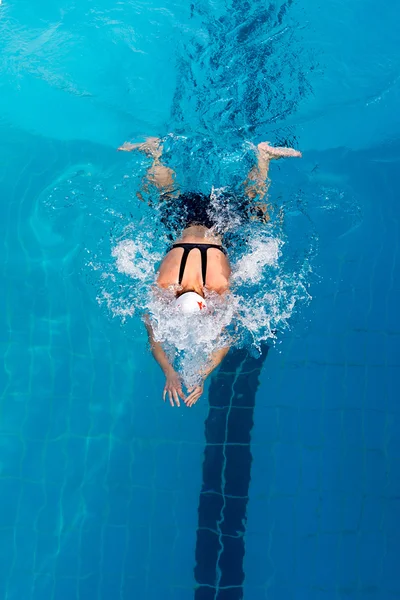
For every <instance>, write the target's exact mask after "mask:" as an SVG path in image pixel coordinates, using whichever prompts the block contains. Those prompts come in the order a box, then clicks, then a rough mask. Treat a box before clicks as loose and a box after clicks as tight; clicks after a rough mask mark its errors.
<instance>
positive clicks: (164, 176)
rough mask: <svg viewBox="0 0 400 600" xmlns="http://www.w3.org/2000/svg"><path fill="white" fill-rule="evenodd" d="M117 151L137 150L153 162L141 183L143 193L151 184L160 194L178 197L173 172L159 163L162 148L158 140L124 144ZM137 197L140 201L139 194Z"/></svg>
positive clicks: (152, 138) (149, 138)
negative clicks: (149, 157)
mask: <svg viewBox="0 0 400 600" xmlns="http://www.w3.org/2000/svg"><path fill="white" fill-rule="evenodd" d="M118 150H121V151H124V152H131V151H132V150H138V151H139V152H144V153H145V154H147V155H148V156H151V157H152V158H153V162H152V164H151V166H150V167H149V169H148V170H147V173H146V175H145V176H144V179H143V182H142V189H143V191H144V192H146V193H147V192H148V191H149V185H150V184H151V185H154V186H155V187H156V188H157V189H158V191H159V192H160V194H168V195H169V196H171V197H173V196H176V195H178V190H177V185H176V184H175V172H174V171H173V170H172V169H170V168H169V167H166V166H165V165H163V164H162V162H161V157H162V151H163V146H162V143H161V140H160V138H157V137H148V138H146V141H144V142H143V143H138V144H131V143H130V142H125V143H124V144H123V145H122V146H120V147H119V148H118ZM138 196H139V198H140V199H143V198H142V195H141V193H140V192H139V193H138Z"/></svg>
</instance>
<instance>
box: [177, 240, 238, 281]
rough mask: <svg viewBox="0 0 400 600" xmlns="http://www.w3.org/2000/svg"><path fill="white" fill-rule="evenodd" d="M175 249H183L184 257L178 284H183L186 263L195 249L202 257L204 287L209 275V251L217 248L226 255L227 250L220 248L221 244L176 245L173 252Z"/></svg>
mask: <svg viewBox="0 0 400 600" xmlns="http://www.w3.org/2000/svg"><path fill="white" fill-rule="evenodd" d="M173 248H183V255H182V259H181V265H180V267H179V279H178V283H179V285H181V284H182V279H183V275H184V272H185V268H186V262H187V259H188V256H189V253H190V252H191V250H194V249H195V248H196V249H197V250H200V255H201V275H202V278H203V285H206V275H207V250H208V249H209V248H217V249H218V250H221V252H223V254H226V252H225V249H224V248H223V247H222V246H220V245H219V244H184V243H182V244H174V245H173V246H172V247H171V250H172V249H173Z"/></svg>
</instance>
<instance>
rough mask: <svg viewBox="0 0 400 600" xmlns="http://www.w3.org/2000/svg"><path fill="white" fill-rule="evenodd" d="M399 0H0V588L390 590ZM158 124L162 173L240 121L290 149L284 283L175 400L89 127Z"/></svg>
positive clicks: (239, 133) (330, 594)
mask: <svg viewBox="0 0 400 600" xmlns="http://www.w3.org/2000/svg"><path fill="white" fill-rule="evenodd" d="M399 16H400V15H399V8H398V6H397V5H396V4H395V3H394V2H389V3H386V4H385V5H384V6H381V5H378V4H376V3H373V2H372V1H370V0H367V1H365V0H364V1H363V2H361V1H359V0H357V1H354V2H352V3H351V5H349V4H348V3H344V2H340V1H338V2H333V1H329V2H326V3H324V4H323V5H321V4H320V3H317V2H312V1H311V0H307V2H305V3H302V4H301V3H296V2H293V3H292V2H290V1H288V2H277V3H274V4H269V5H264V4H261V3H259V2H254V3H252V4H248V3H246V2H236V1H233V2H226V3H222V2H218V3H213V4H208V3H203V2H201V3H199V4H196V5H194V4H193V5H190V4H189V3H188V4H183V5H178V4H174V3H172V2H168V3H163V4H155V3H151V4H140V3H127V2H120V3H118V4H116V5H115V6H108V5H106V4H104V3H102V2H101V1H100V2H98V3H96V5H94V4H93V3H92V2H90V1H83V2H81V3H80V4H79V6H78V5H77V4H76V3H73V2H70V3H65V4H63V5H60V4H59V5H58V6H55V5H54V3H49V2H45V1H44V0H43V1H41V2H39V4H38V5H37V4H35V5H32V4H28V3H27V2H20V3H17V4H14V5H13V4H11V3H10V2H9V1H8V0H3V1H2V3H1V5H0V68H1V78H0V115H1V116H0V193H1V204H0V231H1V239H2V242H3V243H2V255H1V257H2V260H1V269H2V270H1V281H2V286H1V289H2V294H1V295H0V305H1V310H0V331H1V352H2V359H3V360H2V363H1V365H2V367H1V370H0V384H1V388H0V390H1V396H0V433H1V438H0V439H1V448H2V452H1V458H0V491H1V495H0V508H1V510H0V531H1V535H0V597H1V598H5V599H7V600H14V599H16V600H19V599H20V598H28V597H29V598H34V599H40V600H47V599H49V600H50V599H52V600H53V599H55V600H64V599H65V600H66V599H68V600H75V599H81V600H82V599H85V600H86V598H88V599H89V598H90V599H92V598H99V599H104V600H109V599H114V598H120V599H124V600H125V599H127V598H131V597H134V598H143V599H146V600H151V599H153V598H163V599H164V598H166V599H171V600H175V599H182V600H183V599H186V598H192V597H195V598H196V599H197V600H203V599H207V600H208V599H211V598H212V599H218V600H226V599H229V600H231V599H237V598H242V597H243V598H245V600H259V599H262V598H268V599H272V600H281V599H282V600H283V599H284V600H290V599H294V600H303V599H304V600H322V599H324V600H330V599H335V600H338V599H340V600H341V599H344V598H354V599H359V600H361V599H362V600H364V599H365V598H376V599H378V600H389V599H391V598H397V597H399V595H400V582H399V577H398V575H397V574H396V573H397V571H398V569H397V568H396V564H397V562H398V561H397V557H398V555H399V550H400V548H399V539H400V532H399V522H400V520H399V484H398V477H397V471H398V462H399V456H400V426H399V410H398V407H397V398H398V394H397V393H396V391H395V390H396V384H395V382H396V379H397V376H398V369H399V359H398V336H399V329H400V327H399V316H398V313H397V312H396V308H395V307H396V305H397V301H396V292H397V291H398V290H399V287H400V281H399V268H398V239H399V207H398V206H399V205H398V195H399V185H398V177H397V172H398V168H399V162H400V142H399V131H400V116H399V112H398V110H397V107H398V105H399V96H400V85H399V79H398V72H399V62H400V58H399V54H398V41H397V29H398V28H397V23H398V21H399ZM168 133H173V134H174V135H173V137H169V138H168V139H167V143H166V159H167V160H168V161H169V164H171V165H172V166H173V167H174V168H175V169H176V171H177V174H178V176H179V177H180V179H181V180H182V181H184V182H185V185H186V186H187V187H188V188H190V187H192V188H193V187H196V188H198V189H202V190H203V189H204V190H208V189H209V188H210V187H211V185H216V186H225V185H227V184H228V183H230V182H232V181H239V180H240V179H241V178H242V176H243V174H245V171H246V169H247V168H248V167H249V165H250V164H251V161H252V154H251V150H249V147H248V142H249V141H252V142H258V141H261V140H264V139H267V140H270V141H271V142H272V143H288V144H292V145H295V146H296V147H299V148H300V149H301V150H302V151H303V153H304V158H303V159H302V161H298V162H289V161H286V162H280V163H278V164H276V165H273V166H272V167H271V177H272V180H273V183H272V186H271V202H272V203H273V204H274V205H276V206H278V207H279V206H283V207H284V213H285V219H284V225H283V229H282V231H281V232H280V233H279V236H278V237H277V238H274V239H278V241H279V244H281V256H280V258H279V261H278V266H277V265H275V264H274V265H272V266H273V269H275V271H274V272H275V273H277V275H279V276H280V277H281V278H282V280H283V281H284V282H285V284H286V287H285V286H284V288H283V289H284V291H285V293H286V295H285V294H280V292H279V290H278V289H277V288H276V287H275V288H272V289H273V294H274V299H275V300H276V302H275V304H274V307H276V308H277V312H276V313H275V316H274V319H275V320H273V322H272V323H271V322H270V321H267V322H266V323H265V324H264V328H263V329H262V328H260V329H258V328H257V327H258V325H257V327H256V328H255V334H254V336H255V339H254V340H253V341H252V340H251V339H249V338H246V337H245V334H244V333H243V338H242V342H243V343H241V344H240V345H239V347H238V348H236V349H235V350H233V351H232V353H231V354H230V355H229V356H228V357H227V359H226V362H225V363H224V365H223V366H222V368H221V370H220V371H219V373H218V374H216V375H215V376H214V377H213V378H212V380H211V382H210V385H209V388H208V390H207V393H206V394H205V396H204V397H203V398H202V400H201V402H199V403H198V405H196V407H195V408H194V409H192V410H184V409H182V410H175V409H174V410H172V409H171V408H170V407H169V406H165V405H164V404H163V403H162V401H161V390H162V385H163V379H162V376H161V372H160V371H159V370H158V368H157V366H156V365H155V364H154V363H153V361H152V358H151V357H150V355H149V352H148V348H147V341H146V337H145V332H144V331H143V326H142V324H141V322H140V307H139V310H137V308H138V307H137V303H136V298H137V294H139V298H145V293H146V285H147V280H148V278H149V277H150V275H151V273H144V274H143V273H140V274H139V275H137V274H135V273H130V274H129V273H128V274H127V273H126V272H121V271H119V270H118V268H117V263H116V256H118V252H119V250H120V248H121V246H120V244H121V242H123V241H126V240H129V239H135V240H139V242H140V244H141V246H140V247H141V249H142V250H143V252H145V251H146V250H147V251H148V252H150V258H151V259H152V260H153V261H154V262H156V260H157V256H158V255H161V254H162V252H163V251H164V250H165V247H166V243H167V240H166V237H165V236H166V232H165V231H164V230H162V229H161V228H160V224H159V222H158V221H157V214H156V212H154V211H153V210H152V208H151V207H149V206H147V205H146V204H140V203H139V202H138V201H137V199H136V196H135V193H136V191H137V189H138V186H139V185H140V180H141V177H142V176H143V174H144V172H145V169H146V166H147V164H148V163H146V160H145V159H143V158H142V157H141V156H134V155H125V154H118V153H117V152H116V151H115V148H116V147H117V146H118V145H119V144H121V143H122V142H123V141H124V140H125V139H130V138H132V139H138V138H140V137H142V136H144V135H146V134H151V135H163V136H164V135H167V134H168ZM273 233H274V232H273V231H271V236H272V234H273ZM257 235H261V233H260V232H259V233H258V234H257ZM276 235H277V234H276ZM151 236H152V237H151ZM257 239H259V238H257ZM261 241H262V240H261ZM146 244H148V245H147V246H146ZM149 247H150V250H149ZM235 252H237V255H236V254H235V253H234V260H237V261H239V260H240V259H241V258H242V255H241V254H240V249H239V250H236V251H235ZM116 253H117V255H116ZM139 258H140V257H139ZM267 258H268V257H267ZM129 264H130V265H131V266H132V262H131V263H129ZM134 264H139V265H142V264H143V263H142V262H139V263H137V262H135V263H134ZM150 264H153V263H152V262H151V261H150ZM266 265H267V267H268V268H266V269H264V270H262V273H259V275H258V280H257V282H256V283H254V282H252V285H249V287H248V288H245V289H244V293H247V294H249V295H250V294H251V293H254V294H258V293H260V290H264V291H265V290H266V289H269V290H270V286H271V279H270V277H271V276H270V272H271V269H269V264H268V260H267V261H266ZM273 269H272V270H273ZM274 281H276V279H275V280H274ZM133 293H135V297H134V296H133ZM140 294H143V295H142V296H141V295H140ZM257 298H258V296H257ZM250 299H251V296H250ZM292 300H294V301H295V302H294V307H293V309H290V310H289V308H290V307H291V306H292ZM246 323H247V324H249V323H250V321H246V322H244V324H246ZM269 325H271V326H275V325H277V328H278V335H277V340H276V342H275V343H272V341H271V340H269V341H268V344H269V347H268V346H267V345H266V341H265V339H264V338H265V335H264V334H265V331H266V329H267V328H268V327H267V326H269ZM243 330H244V328H243ZM257 345H258V346H259V348H260V349H261V353H257V352H256V348H255V346H257Z"/></svg>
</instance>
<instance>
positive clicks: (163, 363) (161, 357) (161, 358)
mask: <svg viewBox="0 0 400 600" xmlns="http://www.w3.org/2000/svg"><path fill="white" fill-rule="evenodd" d="M144 324H145V326H146V329H147V335H148V336H149V342H150V348H151V353H152V355H153V356H154V358H155V359H156V361H157V362H158V364H159V365H160V367H161V368H162V370H163V371H164V374H165V375H166V376H168V375H169V374H171V373H172V372H174V368H173V366H172V365H171V363H170V362H169V360H168V358H167V355H166V354H165V352H164V349H163V347H162V345H161V344H160V342H156V340H155V339H154V333H153V328H152V326H151V324H150V320H149V318H148V317H147V316H146V317H145V319H144Z"/></svg>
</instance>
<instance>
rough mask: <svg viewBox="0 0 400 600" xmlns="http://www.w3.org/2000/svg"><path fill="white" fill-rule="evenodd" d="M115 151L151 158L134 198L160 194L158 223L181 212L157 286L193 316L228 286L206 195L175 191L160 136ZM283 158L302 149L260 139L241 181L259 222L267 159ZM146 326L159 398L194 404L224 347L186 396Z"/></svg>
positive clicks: (224, 258) (223, 253)
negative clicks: (160, 378)
mask: <svg viewBox="0 0 400 600" xmlns="http://www.w3.org/2000/svg"><path fill="white" fill-rule="evenodd" d="M118 150H121V151H125V152H131V151H132V150H138V151H139V152H144V153H145V154H147V155H148V156H150V157H151V158H152V164H151V166H150V168H149V169H148V171H147V173H146V176H145V178H144V181H143V182H142V189H141V192H139V194H138V196H139V198H140V199H143V193H148V192H149V191H150V188H151V187H153V188H154V189H155V191H156V192H157V193H158V194H159V197H160V202H161V205H160V206H161V209H162V211H161V212H162V215H163V216H162V219H163V222H165V223H167V222H168V218H169V217H170V216H171V215H172V214H175V215H176V214H178V216H180V222H181V225H182V233H181V235H180V236H179V237H178V238H177V239H175V241H174V242H173V244H172V245H171V247H170V249H169V250H168V252H167V254H166V256H165V257H164V260H163V261H162V263H161V266H160V269H159V271H158V275H157V280H156V284H157V286H158V287H159V288H161V289H173V290H174V293H175V298H174V300H173V308H174V310H179V311H181V312H182V313H183V314H185V315H192V317H191V318H194V319H195V318H196V314H198V313H200V312H201V311H203V310H207V300H206V298H205V296H206V293H205V292H206V291H207V292H208V293H209V292H215V293H217V294H220V295H223V294H225V293H226V292H227V291H228V290H229V283H230V275H231V269H230V264H229V259H228V256H227V253H226V250H225V248H224V247H223V245H222V239H221V237H220V236H219V235H217V234H216V232H215V229H214V225H215V223H213V222H212V220H211V218H210V216H209V213H208V211H207V205H208V204H209V198H208V197H207V196H205V195H204V194H200V193H196V192H191V193H182V194H181V193H180V192H179V188H178V186H177V184H176V182H175V173H174V171H173V170H172V169H170V168H168V167H167V166H165V165H164V164H163V163H162V161H161V159H162V152H163V146H162V141H161V140H160V139H159V138H156V137H149V138H147V139H146V141H145V142H143V143H137V144H131V143H129V142H125V143H124V144H123V145H122V146H120V148H118ZM283 157H301V153H300V152H298V151H297V150H293V149H292V148H278V147H273V146H271V145H270V144H269V142H261V143H260V144H258V146H257V163H256V164H255V165H254V167H253V168H252V169H251V171H250V172H249V174H248V176H247V179H246V180H245V181H244V182H243V186H244V197H245V199H246V205H247V206H250V208H251V212H252V213H253V215H254V216H255V217H258V218H262V220H263V221H264V222H267V221H268V220H269V215H268V206H267V204H266V196H267V192H268V185H269V180H268V171H269V166H270V161H271V160H273V159H279V158H283ZM145 324H146V329H147V332H148V336H149V341H150V346H151V351H152V353H153V356H154V358H155V359H156V361H157V362H158V364H159V365H160V367H161V369H162V370H163V372H164V374H165V377H166V383H165V386H164V392H163V399H164V401H165V399H166V397H167V396H168V399H169V402H170V404H171V406H174V405H177V406H180V400H182V401H183V402H184V403H185V404H186V406H193V405H194V404H195V403H196V402H197V400H198V399H199V398H200V396H201V395H202V393H203V389H204V382H205V380H206V378H207V377H208V375H210V373H211V372H212V371H213V370H214V369H215V368H216V367H217V366H218V365H219V364H220V363H221V361H222V360H223V359H224V357H225V356H226V354H227V353H228V351H229V346H226V347H224V348H220V349H218V350H216V351H215V352H214V353H213V354H212V355H211V356H210V358H209V361H208V365H207V367H206V368H205V369H204V370H203V371H202V372H201V373H199V375H200V377H201V383H200V384H199V385H197V386H195V387H194V388H193V389H190V390H188V391H189V394H188V395H187V397H186V398H185V395H184V393H183V390H182V383H181V378H180V376H179V374H178V373H177V372H176V371H175V369H174V367H173V365H172V364H171V363H170V361H169V360H168V357H167V355H166V353H165V351H164V349H163V347H162V344H161V343H160V342H158V341H157V340H156V339H155V336H154V332H153V329H152V326H151V322H150V319H149V318H148V317H147V318H146V319H145Z"/></svg>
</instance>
